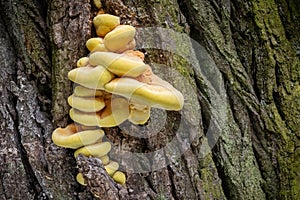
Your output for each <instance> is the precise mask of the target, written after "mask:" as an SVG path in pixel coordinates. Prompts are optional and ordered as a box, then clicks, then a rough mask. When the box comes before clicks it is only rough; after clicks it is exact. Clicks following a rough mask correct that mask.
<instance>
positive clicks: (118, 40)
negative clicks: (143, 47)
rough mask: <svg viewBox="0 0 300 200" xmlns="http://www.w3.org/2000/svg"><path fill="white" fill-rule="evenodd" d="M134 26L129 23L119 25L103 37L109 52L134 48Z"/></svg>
mask: <svg viewBox="0 0 300 200" xmlns="http://www.w3.org/2000/svg"><path fill="white" fill-rule="evenodd" d="M135 32H136V31H135V28H134V27H133V26H130V25H119V26H117V27H116V28H115V29H114V30H112V31H110V32H109V33H107V34H106V35H105V37H104V45H105V47H106V48H107V49H108V50H109V51H111V52H123V51H125V50H132V49H134V48H135V40H134V36H135Z"/></svg>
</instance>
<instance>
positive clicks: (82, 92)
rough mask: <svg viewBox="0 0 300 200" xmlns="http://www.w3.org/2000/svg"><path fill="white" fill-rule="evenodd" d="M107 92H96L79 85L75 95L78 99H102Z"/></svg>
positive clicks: (75, 89)
mask: <svg viewBox="0 0 300 200" xmlns="http://www.w3.org/2000/svg"><path fill="white" fill-rule="evenodd" d="M104 93H105V91H103V90H96V89H90V88H86V87H83V86H81V85H78V86H76V87H75V88H74V92H73V94H74V95H75V96H78V97H100V96H103V95H104Z"/></svg>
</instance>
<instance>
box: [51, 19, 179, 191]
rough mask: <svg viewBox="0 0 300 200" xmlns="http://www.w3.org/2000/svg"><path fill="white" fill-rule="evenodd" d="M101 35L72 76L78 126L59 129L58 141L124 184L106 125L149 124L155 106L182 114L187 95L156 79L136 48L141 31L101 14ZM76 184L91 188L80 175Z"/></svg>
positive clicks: (72, 115)
mask: <svg viewBox="0 0 300 200" xmlns="http://www.w3.org/2000/svg"><path fill="white" fill-rule="evenodd" d="M93 23H94V26H95V28H96V33H97V35H98V37H94V38H91V39H89V40H88V41H87V42H86V47H87V49H88V50H89V51H90V55H89V56H86V57H82V58H80V59H79V60H78V61H77V63H76V66H77V68H74V69H73V70H71V71H70V72H69V73H68V78H69V79H70V80H71V81H72V82H74V83H75V84H76V86H75V88H74V91H73V94H72V95H71V96H69V98H68V103H69V105H70V106H71V107H72V108H71V109H70V112H69V115H70V118H71V119H72V120H73V121H74V123H72V124H70V125H68V126H66V127H65V128H57V129H55V130H54V131H53V133H52V140H53V142H54V143H55V144H56V145H58V146H61V147H66V148H72V149H77V150H76V151H75V152H74V156H75V158H76V157H77V156H78V155H79V154H83V155H85V156H93V157H96V158H98V159H100V160H101V161H102V163H103V165H104V168H105V170H106V172H107V173H108V174H109V175H110V176H111V177H112V178H113V180H115V181H116V182H117V183H120V184H122V185H124V184H125V183H126V176H125V174H124V173H123V172H121V171H118V170H119V164H118V163H117V162H116V161H113V160H111V159H110V158H109V152H110V150H111V148H112V146H111V143H110V142H109V141H106V140H105V139H103V138H104V136H105V133H104V131H103V130H102V129H101V128H102V127H114V126H118V125H120V124H122V123H123V122H124V121H126V120H128V121H130V122H131V123H133V124H140V125H143V124H145V123H146V122H147V121H148V119H149V118H150V110H151V107H156V108H161V109H165V110H176V111H178V110H180V109H182V107H183V104H184V98H183V95H182V94H181V93H180V92H179V91H178V90H176V89H175V88H174V87H173V86H172V85H171V84H169V83H168V82H166V81H164V80H162V79H161V78H159V77H158V76H156V75H155V74H154V73H153V72H152V70H151V67H150V66H149V65H147V64H145V63H144V57H145V55H144V54H143V53H142V52H140V51H137V50H134V49H135V34H136V30H135V28H134V27H133V26H130V25H121V24H120V18H119V17H117V16H113V15H110V14H99V15H97V16H96V17H95V18H94V19H93ZM76 180H77V181H78V182H79V183H80V184H82V185H86V181H85V180H84V176H83V174H81V173H78V175H77V177H76Z"/></svg>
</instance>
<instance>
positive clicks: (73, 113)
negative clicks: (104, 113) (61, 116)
mask: <svg viewBox="0 0 300 200" xmlns="http://www.w3.org/2000/svg"><path fill="white" fill-rule="evenodd" d="M69 115H70V117H71V119H72V120H73V121H74V122H77V123H79V124H82V125H85V126H98V125H99V121H100V115H99V112H98V113H97V112H82V111H80V110H77V109H74V108H71V109H70V111H69Z"/></svg>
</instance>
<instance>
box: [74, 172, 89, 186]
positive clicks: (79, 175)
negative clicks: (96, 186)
mask: <svg viewBox="0 0 300 200" xmlns="http://www.w3.org/2000/svg"><path fill="white" fill-rule="evenodd" d="M76 181H77V182H78V183H80V184H81V185H84V186H86V185H87V184H86V182H85V180H84V178H83V175H82V173H78V174H77V175H76Z"/></svg>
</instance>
